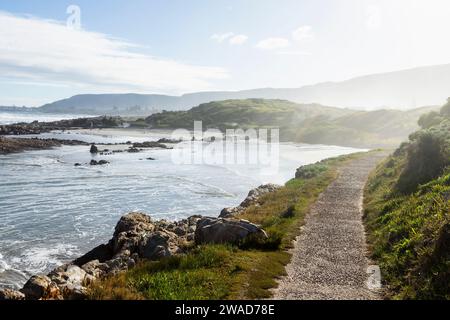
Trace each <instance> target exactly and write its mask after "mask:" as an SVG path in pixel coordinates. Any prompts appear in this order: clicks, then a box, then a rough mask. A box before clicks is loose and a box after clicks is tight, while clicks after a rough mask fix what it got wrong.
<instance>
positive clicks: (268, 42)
mask: <svg viewBox="0 0 450 320" xmlns="http://www.w3.org/2000/svg"><path fill="white" fill-rule="evenodd" d="M290 44H291V43H290V41H289V40H288V39H286V38H267V39H265V40H262V41H260V42H258V44H257V45H256V47H257V48H258V49H262V50H275V49H282V48H287V47H289V46H290Z"/></svg>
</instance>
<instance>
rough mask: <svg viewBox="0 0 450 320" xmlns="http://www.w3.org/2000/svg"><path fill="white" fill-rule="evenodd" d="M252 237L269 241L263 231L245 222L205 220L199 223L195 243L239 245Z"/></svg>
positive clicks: (219, 219) (217, 219)
mask: <svg viewBox="0 0 450 320" xmlns="http://www.w3.org/2000/svg"><path fill="white" fill-rule="evenodd" d="M250 236H251V237H255V238H261V239H267V234H266V232H265V231H264V230H263V229H261V228H260V227H259V226H257V225H255V224H252V223H250V222H248V221H245V220H234V219H222V218H203V219H200V220H199V221H198V223H197V229H196V231H195V243H196V244H204V243H216V244H219V243H230V244H237V243H239V242H240V241H242V240H244V239H246V238H248V237H250Z"/></svg>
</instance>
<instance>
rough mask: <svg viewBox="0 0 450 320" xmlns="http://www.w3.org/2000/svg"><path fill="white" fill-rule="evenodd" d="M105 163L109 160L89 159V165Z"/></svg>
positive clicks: (102, 164)
mask: <svg viewBox="0 0 450 320" xmlns="http://www.w3.org/2000/svg"><path fill="white" fill-rule="evenodd" d="M105 164H109V161H106V160H99V161H97V160H91V162H89V165H91V166H104V165H105Z"/></svg>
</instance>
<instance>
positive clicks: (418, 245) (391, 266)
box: [365, 100, 450, 299]
mask: <svg viewBox="0 0 450 320" xmlns="http://www.w3.org/2000/svg"><path fill="white" fill-rule="evenodd" d="M449 108H450V100H449V102H448V103H447V105H446V106H444V107H443V108H442V110H441V112H440V113H439V115H440V116H441V117H442V120H441V122H440V123H437V124H435V125H433V126H431V127H428V126H426V127H425V128H423V129H422V130H420V131H418V132H416V133H414V134H412V135H411V136H410V141H409V142H407V143H403V144H402V145H401V146H400V148H398V149H397V150H396V151H395V152H394V154H393V155H392V156H390V157H389V158H388V159H387V160H386V161H385V162H384V163H383V164H381V165H380V166H379V167H378V168H377V170H376V172H374V173H373V175H372V176H371V177H370V179H369V182H368V184H367V187H366V195H365V220H366V223H367V229H368V233H369V236H368V238H369V241H370V243H371V245H372V254H373V258H374V259H375V260H376V261H377V262H378V263H379V265H380V267H381V270H382V276H383V278H384V279H385V284H386V285H387V286H388V294H389V296H391V297H392V298H396V299H449V298H450V115H449V114H446V110H448V109H449Z"/></svg>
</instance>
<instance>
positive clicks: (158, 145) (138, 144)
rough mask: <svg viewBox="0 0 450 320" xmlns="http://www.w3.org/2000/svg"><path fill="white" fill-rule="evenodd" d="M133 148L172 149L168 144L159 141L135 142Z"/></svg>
mask: <svg viewBox="0 0 450 320" xmlns="http://www.w3.org/2000/svg"><path fill="white" fill-rule="evenodd" d="M133 148H136V149H137V148H160V149H172V148H171V147H168V146H166V145H165V144H164V143H161V142H157V141H145V142H136V143H133Z"/></svg>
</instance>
